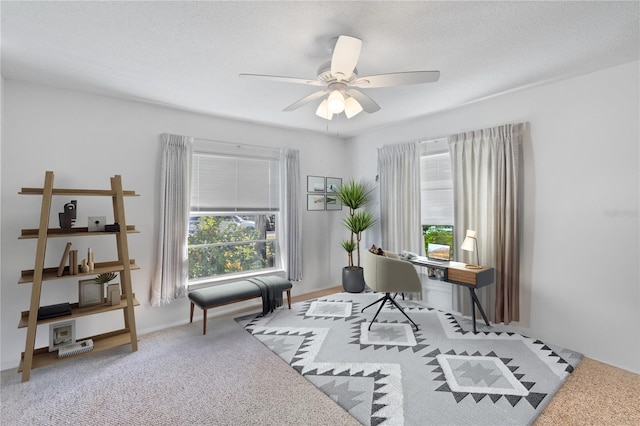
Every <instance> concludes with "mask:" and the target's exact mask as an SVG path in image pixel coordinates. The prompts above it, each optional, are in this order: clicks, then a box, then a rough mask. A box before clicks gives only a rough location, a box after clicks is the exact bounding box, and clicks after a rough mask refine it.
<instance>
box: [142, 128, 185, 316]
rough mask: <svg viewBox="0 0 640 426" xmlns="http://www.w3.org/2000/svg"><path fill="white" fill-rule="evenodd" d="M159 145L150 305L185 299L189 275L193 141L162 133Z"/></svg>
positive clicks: (160, 304)
mask: <svg viewBox="0 0 640 426" xmlns="http://www.w3.org/2000/svg"><path fill="white" fill-rule="evenodd" d="M160 143H161V154H162V159H161V166H160V182H159V200H160V206H159V211H160V218H159V223H160V227H159V228H160V229H159V232H158V244H157V246H156V247H157V252H156V267H155V271H154V274H153V281H152V283H151V306H162V305H166V304H169V303H171V301H172V300H174V299H179V298H182V297H185V296H186V286H187V280H188V272H189V258H188V254H187V231H188V228H189V202H190V195H191V190H190V183H191V154H192V150H193V138H191V137H187V136H179V135H171V134H166V133H165V134H162V135H160Z"/></svg>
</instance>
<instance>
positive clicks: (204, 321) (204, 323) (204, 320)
mask: <svg viewBox="0 0 640 426" xmlns="http://www.w3.org/2000/svg"><path fill="white" fill-rule="evenodd" d="M202 334H207V310H206V309H203V310H202Z"/></svg>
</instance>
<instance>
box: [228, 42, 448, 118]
mask: <svg viewBox="0 0 640 426" xmlns="http://www.w3.org/2000/svg"><path fill="white" fill-rule="evenodd" d="M361 49H362V40H360V39H359V38H356V37H351V36H346V35H341V36H338V37H334V38H332V39H331V40H329V52H330V53H331V60H330V61H328V62H325V63H323V64H322V65H320V67H319V68H318V77H317V79H315V80H311V79H305V78H296V77H281V76H276V75H263V74H240V76H241V77H252V78H260V79H263V80H271V81H278V82H282V83H298V84H307V85H310V86H317V87H323V89H322V90H318V91H317V92H314V93H312V94H310V95H309V96H305V97H304V98H302V99H300V100H298V101H296V102H294V103H292V104H291V105H289V106H288V107H286V108H285V109H284V111H293V110H296V109H298V108H300V107H301V106H303V105H306V104H308V103H309V102H313V101H315V100H318V99H322V98H324V99H323V100H322V102H321V103H320V105H319V106H318V108H317V109H316V115H318V116H319V117H322V118H324V119H326V120H331V119H332V118H333V115H334V114H340V113H342V112H344V114H345V115H346V117H347V118H351V117H353V116H355V115H357V114H359V113H360V112H362V111H365V112H367V113H373V112H376V111H378V110H380V106H379V105H378V104H377V103H376V102H375V101H374V100H373V99H371V98H370V97H369V96H367V95H365V94H364V93H362V92H361V91H360V90H359V89H368V88H379V87H391V86H403V85H409V84H423V83H433V82H435V81H438V79H439V78H440V71H410V72H396V73H389V74H378V75H371V76H367V77H359V76H358V70H357V68H356V64H357V63H358V59H359V57H360V50H361Z"/></svg>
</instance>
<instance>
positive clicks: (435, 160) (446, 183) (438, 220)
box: [420, 139, 454, 259]
mask: <svg viewBox="0 0 640 426" xmlns="http://www.w3.org/2000/svg"><path fill="white" fill-rule="evenodd" d="M420 180H421V182H420V192H421V193H420V196H421V203H422V205H421V218H422V232H423V236H424V246H425V253H426V250H427V244H428V243H437V244H447V245H449V246H450V247H451V258H452V259H453V253H454V244H453V178H452V174H451V157H450V155H449V150H448V147H447V141H446V139H439V140H434V141H428V142H423V143H422V145H421V153H420Z"/></svg>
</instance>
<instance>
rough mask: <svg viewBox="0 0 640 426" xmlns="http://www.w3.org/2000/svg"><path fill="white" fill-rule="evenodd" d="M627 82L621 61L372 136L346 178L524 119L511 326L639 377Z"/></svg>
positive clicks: (632, 134) (634, 133) (630, 86)
mask: <svg viewBox="0 0 640 426" xmlns="http://www.w3.org/2000/svg"><path fill="white" fill-rule="evenodd" d="M638 83H639V63H638V62H633V63H629V64H625V65H622V66H618V67H615V68H611V69H607V70H604V71H600V72H596V73H592V74H589V75H585V76H581V77H578V78H573V79H568V80H564V81H560V82H556V83H552V84H548V85H546V86H540V87H536V88H530V89H527V90H523V91H519V92H514V93H511V94H506V95H502V96H499V97H495V98H492V99H488V100H484V101H482V102H477V103H474V104H470V105H467V106H463V107H460V108H457V109H454V110H451V111H446V112H443V113H439V114H435V115H432V116H427V117H424V118H422V119H418V120H413V121H410V122H406V123H403V124H402V125H396V126H391V127H388V128H385V129H379V130H377V131H373V132H370V133H368V134H366V135H361V136H358V137H355V138H353V139H352V140H350V141H349V142H350V143H351V144H352V146H351V147H350V148H351V149H352V152H357V153H358V156H357V157H354V158H357V162H358V163H357V167H356V175H359V176H375V174H376V159H377V152H376V148H378V147H380V146H382V145H386V144H393V143H400V142H408V141H413V140H424V139H433V138H438V137H442V136H447V135H450V134H454V133H458V132H463V131H467V130H473V129H482V128H486V127H492V126H495V125H500V124H505V123H512V122H520V121H528V122H529V123H530V140H528V141H527V143H526V144H525V147H524V168H525V173H524V175H525V176H524V179H525V182H524V214H523V221H524V234H523V237H522V253H521V268H522V270H521V281H520V285H521V296H520V306H521V321H520V324H519V325H520V326H521V327H522V329H523V330H525V331H526V332H527V333H528V334H529V335H532V336H535V337H537V338H540V339H542V340H545V341H548V342H549V343H555V344H559V345H562V346H565V347H567V348H570V349H574V350H577V351H579V352H582V353H584V354H585V355H587V356H589V357H591V358H594V359H597V360H601V361H604V362H607V363H609V364H612V365H615V366H619V367H622V368H625V369H627V370H630V371H634V372H637V373H640V274H639V266H638V265H639V259H640V250H639V241H640V238H639V237H640V234H639V232H640V231H639V226H638V225H639V222H640V214H639V210H638V208H639V202H638V200H639V181H640V176H639V160H640V158H639V155H640V154H639V141H640V132H639V125H640V119H639V117H640V110H639V104H640V99H639V94H640V88H639V84H638ZM425 102H428V100H425ZM368 238H371V239H373V240H374V241H375V240H376V239H378V240H379V235H375V234H373V235H370V236H369V237H368Z"/></svg>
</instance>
